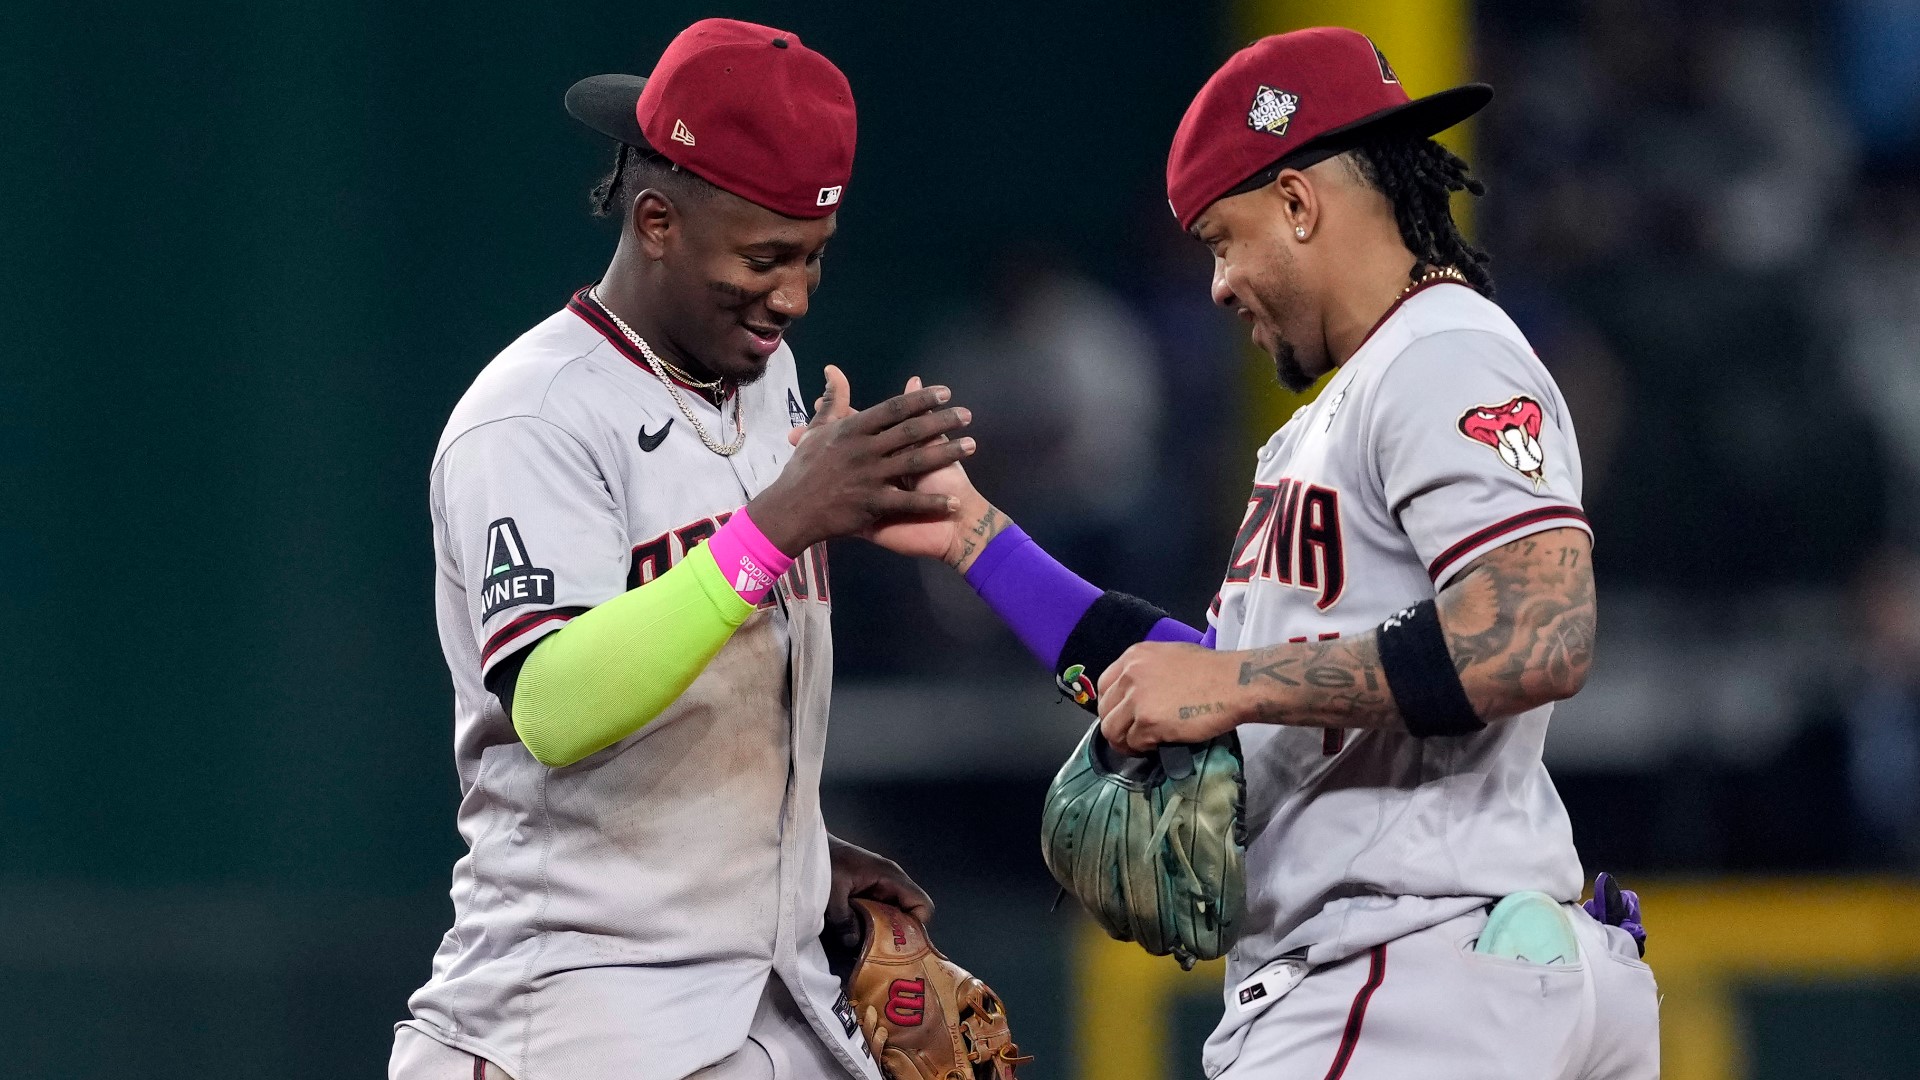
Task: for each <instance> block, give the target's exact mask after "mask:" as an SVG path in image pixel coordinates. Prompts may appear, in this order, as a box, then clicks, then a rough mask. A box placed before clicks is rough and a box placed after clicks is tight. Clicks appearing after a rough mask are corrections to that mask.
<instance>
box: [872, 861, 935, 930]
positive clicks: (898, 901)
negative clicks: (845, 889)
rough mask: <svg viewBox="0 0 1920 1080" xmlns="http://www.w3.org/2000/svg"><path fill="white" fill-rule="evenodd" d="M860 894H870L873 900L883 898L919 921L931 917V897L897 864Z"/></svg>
mask: <svg viewBox="0 0 1920 1080" xmlns="http://www.w3.org/2000/svg"><path fill="white" fill-rule="evenodd" d="M861 895H863V896H871V897H873V898H874V899H875V900H884V901H886V902H887V903H889V904H892V905H893V906H894V907H897V908H899V909H900V910H902V911H904V912H906V913H907V914H909V915H912V916H913V917H914V918H917V919H919V920H920V921H921V922H930V921H932V919H933V897H931V896H928V895H927V890H925V889H923V888H921V887H920V886H919V884H918V883H916V882H915V881H914V880H913V879H912V878H910V877H908V876H907V872H906V871H905V870H901V869H900V868H899V867H897V866H896V867H894V872H893V873H891V874H887V875H885V876H883V877H881V878H878V879H876V880H875V881H874V883H873V885H872V886H870V887H869V888H867V889H865V890H863V892H862V893H861Z"/></svg>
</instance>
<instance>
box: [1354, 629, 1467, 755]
mask: <svg viewBox="0 0 1920 1080" xmlns="http://www.w3.org/2000/svg"><path fill="white" fill-rule="evenodd" d="M1375 639H1376V641H1377V642H1378V644H1379V646H1380V669H1381V670H1382V671H1384V672H1386V676H1387V688H1388V689H1390V690H1392V691H1393V703H1394V704H1395V705H1396V706H1398V707H1399V709H1400V719H1401V721H1402V722H1404V723H1405V724H1406V725H1407V731H1408V732H1409V733H1411V734H1412V735H1413V736H1414V737H1416V738H1421V739H1424V738H1427V737H1429V736H1432V735H1470V734H1472V733H1473V732H1476V731H1479V730H1480V729H1481V728H1484V727H1486V726H1487V724H1486V721H1484V720H1482V719H1480V716H1479V714H1477V713H1475V712H1474V711H1473V702H1471V701H1468V700H1467V689H1466V687H1464V686H1461V685H1460V673H1459V672H1458V671H1455V670H1454V667H1453V657H1452V656H1451V655H1449V654H1448V653H1447V635H1446V633H1445V632H1444V631H1442V630H1441V629H1440V608H1439V605H1437V604H1435V603H1434V602H1433V601H1432V600H1422V601H1421V602H1419V603H1418V604H1415V605H1413V606H1412V607H1410V608H1407V609H1406V610H1405V611H1401V612H1398V613H1396V614H1394V615H1393V616H1391V617H1389V618H1388V619H1387V621H1386V622H1383V623H1381V624H1380V629H1379V631H1378V632H1377V633H1376V634H1375Z"/></svg>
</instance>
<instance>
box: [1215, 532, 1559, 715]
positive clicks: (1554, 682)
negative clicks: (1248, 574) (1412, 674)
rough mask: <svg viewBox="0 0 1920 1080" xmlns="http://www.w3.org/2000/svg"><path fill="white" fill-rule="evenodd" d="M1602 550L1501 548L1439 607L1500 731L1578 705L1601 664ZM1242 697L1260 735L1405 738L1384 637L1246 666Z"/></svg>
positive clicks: (1318, 646)
mask: <svg viewBox="0 0 1920 1080" xmlns="http://www.w3.org/2000/svg"><path fill="white" fill-rule="evenodd" d="M1591 548H1592V543H1591V541H1590V540H1588V538H1587V534H1586V533H1584V532H1581V531H1580V530H1579V529H1553V530H1549V531H1547V532H1544V533H1537V534H1535V535H1534V536H1532V537H1528V538H1526V539H1524V540H1517V541H1515V542H1513V543H1511V544H1507V545H1505V546H1503V547H1499V548H1495V549H1494V550H1493V551H1491V552H1488V553H1487V554H1486V555H1483V556H1481V557H1480V558H1479V559H1477V560H1475V561H1474V562H1473V563H1472V564H1471V565H1470V566H1469V567H1468V568H1467V570H1466V571H1465V572H1464V573H1462V574H1460V575H1459V576H1458V577H1456V578H1455V579H1454V580H1453V583H1452V584H1451V585H1449V586H1448V587H1447V588H1446V590H1445V591H1443V592H1442V593H1441V594H1440V598H1439V601H1438V606H1439V613H1440V627H1441V630H1442V631H1443V632H1444V633H1445V634H1446V638H1447V651H1448V653H1449V654H1451V655H1452V657H1453V663H1454V668H1455V670H1457V671H1459V673H1460V684H1461V685H1462V686H1463V687H1465V688H1466V691H1467V700H1469V701H1471V702H1472V703H1473V707H1474V711H1475V712H1477V713H1478V714H1479V715H1480V716H1481V717H1482V718H1483V719H1486V720H1490V721H1491V720H1499V719H1504V718H1506V717H1509V716H1514V715H1517V714H1519V713H1523V712H1526V711H1527V710H1528V709H1533V708H1537V707H1539V706H1541V705H1544V704H1546V703H1547V702H1550V701H1559V700H1562V699H1564V698H1569V697H1572V696H1573V695H1574V694H1576V693H1578V692H1579V690H1580V687H1581V686H1582V685H1583V684H1585V682H1586V678H1587V670H1588V667H1589V666H1590V665H1591V663H1592V660H1593V641H1594V627H1595V622H1596V610H1595V602H1594V589H1593V571H1592V567H1591V565H1590V562H1591V560H1590V558H1589V553H1590V551H1591ZM1239 682H1240V685H1241V686H1244V687H1247V688H1248V689H1249V692H1250V693H1251V694H1252V695H1253V696H1252V698H1251V699H1250V700H1249V701H1248V702H1246V703H1245V711H1246V713H1247V719H1249V720H1252V721H1254V722H1256V723H1268V724H1295V725H1303V726H1309V727H1338V728H1397V727H1401V726H1402V724H1401V720H1400V713H1399V710H1398V708H1396V707H1395V705H1394V701H1393V693H1392V691H1391V690H1390V689H1389V688H1388V686H1387V677H1386V673H1385V672H1384V671H1382V670H1381V668H1380V649H1379V645H1378V638H1377V633H1376V632H1375V631H1368V632H1367V633H1365V634H1361V635H1359V636H1356V637H1353V638H1336V639H1334V640H1332V641H1315V642H1305V643H1300V644H1289V645H1275V646H1272V647H1270V648H1265V649H1256V650H1254V651H1252V652H1249V653H1246V654H1244V659H1243V660H1242V662H1241V664H1240V680H1239Z"/></svg>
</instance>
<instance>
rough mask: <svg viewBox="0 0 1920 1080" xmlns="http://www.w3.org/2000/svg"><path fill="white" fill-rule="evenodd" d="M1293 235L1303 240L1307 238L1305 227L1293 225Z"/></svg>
mask: <svg viewBox="0 0 1920 1080" xmlns="http://www.w3.org/2000/svg"><path fill="white" fill-rule="evenodd" d="M1293 235H1295V236H1297V237H1299V238H1300V239H1302V240H1305V239H1306V238H1307V227H1306V226H1304V225H1295V226H1294V227H1293Z"/></svg>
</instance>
